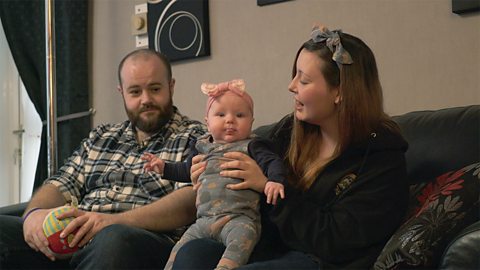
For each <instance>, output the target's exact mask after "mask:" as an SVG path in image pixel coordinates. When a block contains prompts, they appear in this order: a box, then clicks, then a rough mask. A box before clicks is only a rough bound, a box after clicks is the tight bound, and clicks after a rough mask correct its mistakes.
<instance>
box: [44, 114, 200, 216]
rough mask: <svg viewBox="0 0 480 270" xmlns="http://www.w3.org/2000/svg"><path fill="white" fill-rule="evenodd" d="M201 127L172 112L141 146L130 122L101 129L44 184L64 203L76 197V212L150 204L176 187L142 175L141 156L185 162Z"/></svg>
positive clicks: (94, 132)
mask: <svg viewBox="0 0 480 270" xmlns="http://www.w3.org/2000/svg"><path fill="white" fill-rule="evenodd" d="M205 131H206V130H205V126H204V125H203V124H201V123H200V122H198V121H193V120H190V119H189V118H188V117H186V116H183V115H181V114H180V112H179V111H178V109H177V108H174V116H173V118H172V120H170V121H169V122H168V123H167V124H166V125H165V127H164V128H162V130H161V131H159V132H158V133H157V134H155V135H153V136H151V137H149V138H148V139H146V140H145V141H144V142H143V143H142V145H140V144H139V143H138V142H137V140H136V139H135V134H134V132H133V129H132V125H131V123H130V121H125V122H122V123H119V124H115V125H111V124H106V125H100V126H99V127H97V128H95V129H94V130H92V131H91V132H90V135H89V138H88V139H85V140H83V141H82V143H81V145H80V147H79V148H78V149H77V150H76V151H75V152H74V153H73V155H72V156H71V157H70V158H69V159H68V161H67V162H66V163H65V165H63V166H62V167H61V168H60V170H59V173H58V174H57V175H54V176H52V177H50V178H48V179H47V180H46V181H45V183H50V184H53V185H55V186H57V187H58V188H59V189H60V191H61V192H62V193H63V195H64V197H65V199H66V200H67V201H70V199H71V196H75V197H76V198H77V199H78V202H79V208H80V209H82V210H86V211H96V212H107V213H115V212H123V211H126V210H130V209H133V208H136V207H139V206H143V205H145V204H148V203H151V202H152V201H155V200H157V199H159V198H161V197H162V196H164V195H166V194H167V193H169V192H171V191H172V190H173V189H174V188H175V183H174V182H171V181H168V180H165V179H161V178H160V175H159V174H156V173H154V172H149V173H144V170H143V165H144V164H145V161H143V160H142V159H141V158H140V157H141V156H142V154H143V153H144V152H151V153H153V154H155V155H157V156H159V157H160V158H162V159H164V160H168V161H183V160H185V158H187V156H188V153H189V149H188V145H189V143H190V141H192V140H196V138H198V137H200V136H201V135H203V134H204V133H205Z"/></svg>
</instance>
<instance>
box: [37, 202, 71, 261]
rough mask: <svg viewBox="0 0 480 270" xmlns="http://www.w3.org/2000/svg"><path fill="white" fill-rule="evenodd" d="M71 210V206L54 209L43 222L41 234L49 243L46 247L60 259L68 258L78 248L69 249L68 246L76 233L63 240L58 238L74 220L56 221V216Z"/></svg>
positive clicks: (69, 218)
mask: <svg viewBox="0 0 480 270" xmlns="http://www.w3.org/2000/svg"><path fill="white" fill-rule="evenodd" d="M72 208H73V207H72V206H68V205H66V206H61V207H58V208H55V209H53V210H52V211H51V212H50V213H48V215H47V216H46V217H45V220H44V221H43V232H44V233H45V236H46V237H47V240H48V243H49V245H48V247H49V248H50V250H51V251H52V252H53V253H54V254H55V255H56V257H57V258H60V259H61V258H68V257H70V256H71V255H72V254H73V253H74V252H75V251H77V250H78V246H75V247H73V248H71V247H69V244H70V243H71V242H72V240H73V237H74V235H75V233H76V231H74V232H73V233H71V234H69V235H68V236H67V237H65V238H60V233H61V232H62V231H63V229H65V227H67V225H68V224H69V223H70V222H71V221H72V220H73V219H74V218H73V217H68V218H64V219H62V220H59V219H57V216H58V215H60V214H62V213H64V212H66V211H68V210H71V209H72Z"/></svg>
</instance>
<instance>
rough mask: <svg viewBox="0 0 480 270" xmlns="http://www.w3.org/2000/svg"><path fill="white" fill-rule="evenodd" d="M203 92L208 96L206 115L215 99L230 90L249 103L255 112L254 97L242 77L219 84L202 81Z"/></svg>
mask: <svg viewBox="0 0 480 270" xmlns="http://www.w3.org/2000/svg"><path fill="white" fill-rule="evenodd" d="M200 89H201V90H202V92H203V93H204V94H205V95H207V96H208V101H207V108H206V110H205V115H208V111H209V110H210V107H211V106H212V104H213V102H214V101H215V99H217V98H218V97H220V96H222V95H223V94H225V93H226V92H228V91H231V92H232V93H234V94H236V95H237V96H239V97H241V98H242V99H243V100H245V102H246V103H247V105H248V106H249V108H250V110H251V112H252V114H253V99H252V97H251V96H250V95H249V94H248V93H247V92H246V91H245V82H244V81H243V80H242V79H237V80H231V81H228V82H222V83H219V84H213V83H202V85H201V86H200Z"/></svg>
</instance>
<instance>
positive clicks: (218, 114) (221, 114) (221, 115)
mask: <svg viewBox="0 0 480 270" xmlns="http://www.w3.org/2000/svg"><path fill="white" fill-rule="evenodd" d="M215 115H216V116H219V117H224V116H225V114H224V113H222V112H218V113H216V114H215Z"/></svg>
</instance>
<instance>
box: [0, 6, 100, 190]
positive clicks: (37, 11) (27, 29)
mask: <svg viewBox="0 0 480 270" xmlns="http://www.w3.org/2000/svg"><path fill="white" fill-rule="evenodd" d="M0 19H1V20H2V25H3V29H4V31H5V35H6V37H7V41H8V44H9V47H10V50H11V52H12V55H13V59H14V61H15V64H16V66H17V69H18V72H19V74H20V77H21V79H22V81H23V83H24V85H25V88H26V89H27V92H28V95H29V97H30V99H31V100H32V102H33V104H34V106H35V108H36V110H37V112H38V114H39V115H40V117H41V119H42V121H44V122H45V121H46V117H47V114H48V104H47V99H46V92H47V90H46V56H45V55H46V53H45V48H46V45H45V1H44V0H1V1H0ZM87 33H88V0H56V1H55V40H56V43H55V49H56V90H57V91H56V92H57V99H56V104H57V107H56V109H57V117H61V116H66V115H69V114H72V113H78V112H84V111H88V109H89V108H90V106H89V98H88V92H89V91H88V71H87V60H88V59H87V48H88V43H87ZM90 129H91V117H90V116H87V117H82V118H77V119H71V120H67V121H63V122H59V123H58V124H57V154H58V155H57V157H58V166H59V167H60V166H61V165H62V164H63V163H64V161H65V160H66V159H67V158H68V156H70V155H71V153H72V152H73V151H74V150H75V148H77V147H78V145H79V143H80V141H81V140H82V139H83V138H85V137H86V136H87V135H88V131H89V130H90ZM46 134H47V129H46V124H45V125H44V127H43V131H42V143H41V149H40V155H39V159H38V165H37V170H36V175H35V184H34V189H36V188H37V187H38V186H40V185H41V184H42V182H43V181H44V180H45V179H46V178H47V176H48V175H47V174H48V167H47V166H48V159H47V147H48V146H47V137H46Z"/></svg>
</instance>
